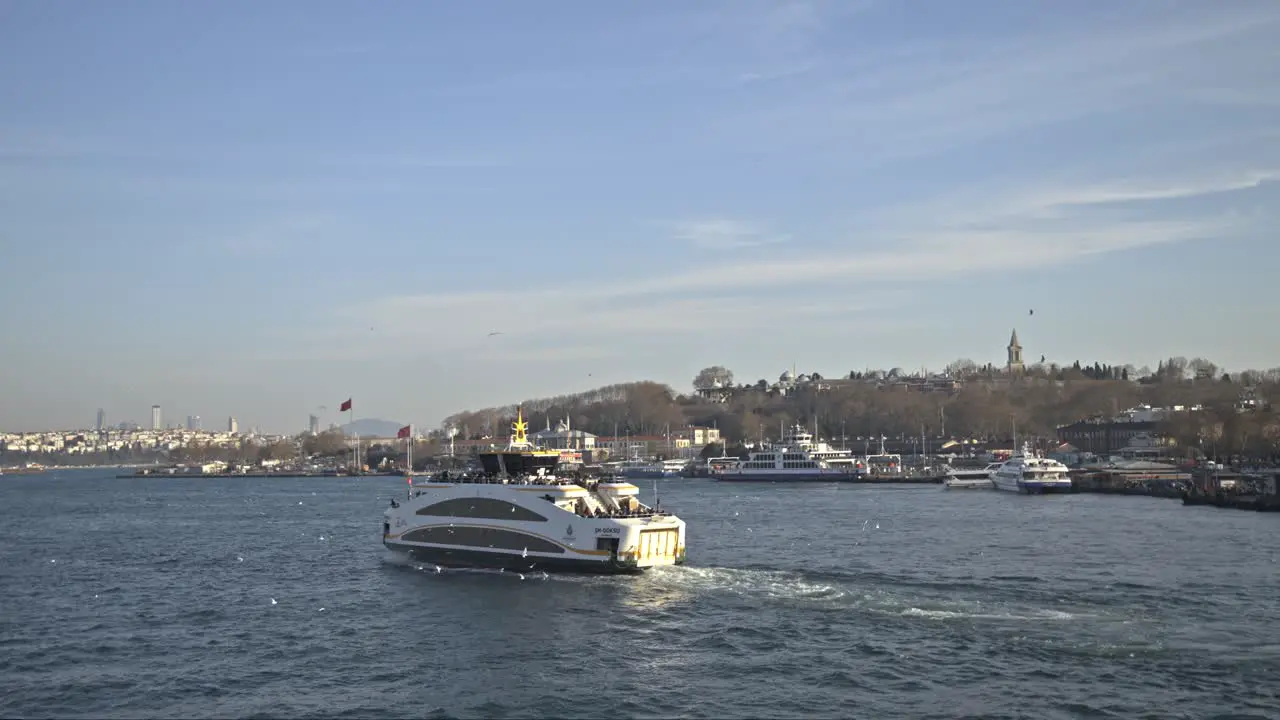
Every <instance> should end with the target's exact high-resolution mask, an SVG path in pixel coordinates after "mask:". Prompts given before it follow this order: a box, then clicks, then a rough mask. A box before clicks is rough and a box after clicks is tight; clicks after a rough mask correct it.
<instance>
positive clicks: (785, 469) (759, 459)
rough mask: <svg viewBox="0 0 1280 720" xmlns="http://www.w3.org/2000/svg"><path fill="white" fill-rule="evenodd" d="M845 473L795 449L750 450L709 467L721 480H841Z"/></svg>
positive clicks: (716, 477) (712, 475)
mask: <svg viewBox="0 0 1280 720" xmlns="http://www.w3.org/2000/svg"><path fill="white" fill-rule="evenodd" d="M848 476H849V473H848V472H846V471H844V470H841V469H838V468H833V467H831V466H830V465H828V464H827V462H826V461H824V460H819V459H817V458H815V457H813V456H812V455H810V454H809V453H807V452H805V451H803V450H800V449H798V448H773V449H770V450H761V451H756V452H752V453H751V454H750V456H749V457H748V458H747V459H746V460H741V461H739V462H738V463H737V464H735V465H723V466H719V467H713V468H712V470H711V477H713V478H715V479H716V480H723V481H755V482H821V481H836V480H841V479H845V478H847V477H848Z"/></svg>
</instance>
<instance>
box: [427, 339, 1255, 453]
mask: <svg viewBox="0 0 1280 720" xmlns="http://www.w3.org/2000/svg"><path fill="white" fill-rule="evenodd" d="M784 380H785V377H784V378H782V379H780V380H779V382H770V381H768V380H765V379H761V380H758V381H756V382H752V383H740V384H734V382H733V381H734V376H733V373H732V372H731V371H729V370H727V369H726V368H723V367H710V368H706V369H704V370H702V371H701V372H699V373H698V374H697V376H696V377H695V378H694V381H693V383H692V384H693V386H694V387H693V390H694V391H693V392H692V393H687V394H686V393H681V392H678V391H676V390H675V389H673V388H671V387H669V386H667V385H663V384H660V383H655V382H647V381H644V382H634V383H626V384H620V385H610V386H607V387H602V388H597V389H595V390H590V391H587V392H584V393H579V394H575V395H564V396H559V397H553V398H540V399H532V400H527V401H525V402H523V403H522V404H523V406H524V413H525V416H526V418H527V419H528V420H529V421H530V426H531V427H532V428H535V429H540V428H542V427H544V426H548V425H549V426H551V427H555V426H556V424H557V423H559V422H560V421H562V420H566V419H567V420H568V421H569V422H570V424H571V425H572V427H573V428H574V429H578V430H586V431H588V432H592V433H595V434H597V435H609V436H612V435H624V434H626V435H661V434H663V433H664V432H666V431H667V430H676V429H678V428H681V427H684V426H687V425H703V426H714V427H718V428H720V430H721V432H722V433H723V434H724V435H725V437H726V438H727V440H728V441H729V442H730V443H741V442H749V441H752V440H756V439H758V438H760V437H766V438H767V437H776V436H777V434H778V429H779V427H780V425H789V424H791V423H795V422H799V423H803V424H804V425H806V426H809V427H812V426H813V425H814V424H815V423H816V425H817V427H818V432H819V434H821V435H822V436H824V437H828V438H841V437H847V438H850V439H855V438H862V437H878V436H879V435H881V434H884V435H886V436H888V437H903V436H905V437H912V436H918V435H920V433H921V432H925V433H926V434H928V435H929V436H931V437H948V438H965V439H978V440H984V439H986V440H994V439H1004V438H1009V437H1010V435H1011V430H1012V425H1013V423H1014V422H1016V423H1017V427H1018V432H1019V434H1030V435H1036V436H1040V437H1045V438H1049V437H1053V436H1054V435H1055V430H1056V428H1057V427H1059V426H1061V425H1066V424H1070V423H1072V422H1076V421H1079V420H1083V419H1087V418H1097V417H1107V416H1113V415H1115V414H1117V413H1119V412H1120V411H1122V410H1125V409H1127V408H1131V407H1134V406H1137V405H1140V404H1147V405H1151V406H1153V407H1165V408H1168V407H1174V406H1184V407H1200V408H1202V409H1200V410H1198V411H1197V412H1193V413H1184V414H1180V415H1178V416H1177V417H1175V419H1174V420H1171V421H1170V422H1169V423H1167V425H1168V427H1167V428H1166V431H1167V432H1168V433H1169V434H1170V435H1172V436H1174V437H1175V438H1176V439H1177V440H1178V441H1179V442H1181V443H1185V444H1195V443H1196V442H1198V441H1203V440H1204V439H1205V438H1206V437H1210V438H1213V440H1214V442H1215V444H1216V447H1218V450H1219V452H1221V453H1227V452H1235V453H1251V454H1272V453H1276V452H1280V417H1278V416H1277V414H1276V412H1275V410H1274V409H1273V408H1272V406H1271V404H1270V400H1271V398H1275V397H1277V394H1278V392H1280V368H1276V369H1272V370H1267V371H1246V372H1242V373H1238V374H1237V375H1236V376H1232V375H1229V374H1226V373H1221V372H1220V371H1219V369H1218V367H1217V366H1216V365H1215V364H1214V363H1212V362H1210V361H1207V360H1204V359H1200V358H1196V359H1193V360H1187V359H1185V358H1170V359H1168V360H1165V361H1162V362H1160V363H1159V365H1158V366H1157V368H1156V369H1155V370H1150V369H1148V368H1134V367H1133V366H1129V365H1126V366H1113V365H1107V364H1104V363H1092V364H1082V363H1079V362H1074V363H1072V364H1071V365H1067V366H1058V365H1052V364H1038V365H1033V366H1030V367H1028V368H1026V370H1025V371H1023V372H1020V373H1016V374H1010V373H1008V372H1006V371H1005V370H1003V369H996V368H994V367H992V366H990V365H987V366H979V365H977V364H976V363H973V362H972V361H968V360H958V361H956V362H955V363H952V364H951V365H950V366H948V368H947V370H946V371H945V372H944V373H940V374H937V375H932V376H925V375H906V374H903V373H902V372H901V371H900V370H897V369H895V370H890V371H854V372H850V373H846V374H844V375H843V376H842V377H839V378H826V377H823V376H822V375H820V374H818V373H810V374H807V375H800V376H798V377H797V378H796V379H795V381H794V382H790V383H788V382H784ZM515 411H516V405H515V404H512V405H508V406H504V407H495V408H487V409H483V410H476V411H466V412H460V413H457V414H455V415H452V416H450V417H449V418H447V419H446V420H445V421H444V423H443V424H442V428H441V430H438V431H436V433H435V434H436V435H437V436H442V435H443V433H444V432H445V431H446V429H447V428H456V429H457V430H458V432H459V435H458V437H459V438H460V439H481V438H493V437H505V435H506V434H507V428H508V427H509V426H510V423H511V421H512V419H513V418H514V416H515Z"/></svg>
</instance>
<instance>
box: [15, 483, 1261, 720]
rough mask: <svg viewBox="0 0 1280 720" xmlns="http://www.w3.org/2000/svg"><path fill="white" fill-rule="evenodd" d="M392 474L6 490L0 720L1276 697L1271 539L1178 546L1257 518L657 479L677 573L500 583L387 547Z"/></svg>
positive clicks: (1118, 707) (1105, 713)
mask: <svg viewBox="0 0 1280 720" xmlns="http://www.w3.org/2000/svg"><path fill="white" fill-rule="evenodd" d="M401 490H402V486H401V485H400V484H399V483H397V482H395V481H394V479H393V478H389V479H385V480H384V479H373V480H359V481H354V480H347V479H340V478H330V479H308V480H304V479H272V480H260V479H229V480H218V481H208V482H198V483H197V482H191V481H183V480H180V479H164V478H149V479H143V480H130V481H115V480H112V479H105V478H104V477H103V476H102V475H101V474H99V475H95V474H93V473H62V474H60V475H59V476H58V477H57V478H48V477H45V478H37V476H19V477H15V478H5V479H4V482H3V483H0V493H2V494H3V497H0V515H2V516H3V520H4V522H3V523H0V583H3V587H4V589H5V592H4V593H0V716H50V717H68V718H74V717H94V718H100V717H119V718H163V717H174V716H179V715H180V716H184V717H188V716H189V717H250V718H252V717H264V718H265V717H271V718H283V717H289V718H308V717H339V718H361V717H371V716H410V715H411V716H415V717H416V716H425V717H431V718H459V719H462V718H506V717H511V718H524V717H601V716H605V715H609V716H619V717H637V718H647V717H654V718H660V717H661V718H665V717H690V718H726V717H766V716H767V717H775V718H791V717H796V718H801V717H803V718H819V717H850V716H856V717H877V718H898V717H910V718H931V717H932V718H957V717H972V718H979V717H981V718H1028V717H1034V718H1112V717H1123V718H1162V719H1164V718H1184V717H1185V718H1192V717H1194V718H1204V717H1223V718H1225V717H1242V718H1244V717H1273V716H1274V708H1276V707H1278V706H1280V697H1277V693H1276V691H1275V690H1274V689H1273V688H1274V684H1273V683H1272V682H1271V676H1272V675H1273V674H1274V669H1275V667H1276V666H1277V664H1280V631H1278V630H1277V627H1276V625H1275V621H1274V618H1275V617H1277V616H1280V612H1277V610H1280V606H1278V604H1277V602H1278V600H1277V596H1276V594H1275V592H1274V580H1273V578H1274V566H1275V560H1276V557H1275V553H1274V552H1273V551H1271V550H1266V551H1262V552H1256V553H1253V552H1246V553H1241V554H1240V555H1239V557H1233V559H1232V561H1231V562H1223V558H1222V557H1221V555H1220V554H1215V553H1207V552H1205V550H1204V549H1205V548H1227V547H1235V546H1237V545H1238V540H1237V539H1238V538H1241V537H1245V538H1248V537H1270V536H1272V535H1274V528H1275V518H1274V517H1273V516H1268V515H1262V514H1256V513H1222V512H1213V511H1212V509H1205V510H1206V511H1204V512H1201V510H1202V509H1197V508H1183V507H1181V506H1180V505H1178V504H1177V503H1172V502H1168V501H1159V500H1146V499H1142V498H1103V497H1090V496H1070V497H1063V498H1047V499H1046V498H1019V497H1011V496H1007V495H1002V494H995V493H966V494H957V493H946V492H942V491H939V490H938V489H937V488H936V487H929V488H860V487H859V488H850V487H834V486H831V487H811V488H805V489H803V490H802V489H798V488H770V489H769V490H768V491H767V492H766V491H759V490H757V491H753V492H750V493H744V492H743V491H742V488H736V487H733V486H730V485H718V484H715V483H708V482H698V481H693V482H687V483H686V482H672V483H666V485H665V488H664V491H663V495H664V504H668V505H671V506H674V507H679V510H680V513H681V515H682V516H683V517H685V518H686V519H687V520H688V521H690V524H691V530H690V537H691V547H690V553H691V558H690V560H691V564H690V565H688V566H685V567H679V568H664V569H660V570H657V571H654V572H651V573H648V574H646V575H643V576H639V577H626V578H601V577H580V576H562V575H546V574H535V575H528V576H523V577H522V576H519V575H518V574H515V573H486V572H469V571H447V570H445V571H441V570H439V569H437V568H435V567H434V566H420V565H415V564H412V563H407V562H405V561H404V560H403V559H402V558H400V557H398V556H396V555H393V554H389V553H387V552H386V551H385V550H383V549H382V548H381V547H380V546H379V544H378V536H377V533H378V529H379V523H380V515H379V513H380V512H381V509H382V508H383V507H384V506H385V505H386V501H387V498H389V497H392V496H398V495H399V494H400V492H401ZM50 508H53V509H54V510H55V511H54V512H53V513H52V514H51V513H50ZM730 510H731V511H730ZM32 518H39V520H38V521H32ZM321 537H323V538H324V540H320V539H319V538H321ZM273 601H274V602H273ZM1269 713H1270V714H1269Z"/></svg>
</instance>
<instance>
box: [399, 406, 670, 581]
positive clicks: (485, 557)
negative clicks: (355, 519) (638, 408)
mask: <svg viewBox="0 0 1280 720" xmlns="http://www.w3.org/2000/svg"><path fill="white" fill-rule="evenodd" d="M514 430H515V433H514V435H513V436H512V439H511V445H510V446H509V448H508V450H507V451H506V452H505V453H500V454H502V455H508V456H509V455H513V454H520V453H522V452H524V448H526V447H528V441H527V438H526V435H525V432H526V428H525V422H524V419H523V417H522V416H518V417H517V420H516V424H515V426H514ZM481 459H482V461H483V460H484V458H483V457H482V458H481ZM501 464H502V465H504V466H508V465H509V464H511V463H510V462H509V459H508V458H503V462H502V463H501ZM486 465H489V463H486ZM411 487H412V489H411V490H410V492H409V497H408V498H407V499H405V500H403V501H395V500H393V501H392V502H391V507H390V508H388V509H387V510H386V511H385V512H384V513H383V522H382V542H383V544H384V545H385V546H386V547H387V548H389V549H391V550H394V551H397V552H402V553H405V554H407V555H408V556H410V557H411V558H412V559H414V560H416V561H419V562H423V563H430V564H434V565H437V566H441V567H479V568H491V569H501V570H509V571H515V572H529V571H539V570H541V571H573V572H591V573H634V572H640V571H643V570H644V569H646V568H651V567H656V566H661V565H680V564H682V563H683V562H684V559H685V523H684V521H683V520H681V519H680V518H678V517H676V516H675V515H673V514H670V513H666V512H662V510H661V509H660V508H657V507H649V506H647V505H645V504H644V503H641V502H640V500H639V497H638V496H639V489H638V488H637V487H636V486H635V485H632V484H631V483H627V482H620V481H619V482H607V481H601V482H593V481H583V482H575V481H570V480H568V479H562V478H557V477H556V476H555V475H554V466H550V467H548V466H545V465H542V464H541V463H540V464H539V466H538V467H534V468H532V471H531V472H530V473H528V474H525V475H520V476H512V475H509V474H507V473H505V472H503V473H501V474H493V473H488V472H486V473H483V474H479V475H475V476H460V477H453V478H451V477H450V476H449V474H448V473H447V472H445V473H441V474H440V475H439V476H436V477H434V478H432V479H430V480H428V481H427V482H425V483H423V484H418V485H411Z"/></svg>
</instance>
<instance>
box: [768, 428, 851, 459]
mask: <svg viewBox="0 0 1280 720" xmlns="http://www.w3.org/2000/svg"><path fill="white" fill-rule="evenodd" d="M782 444H783V446H784V447H787V448H792V449H793V450H800V451H802V452H805V453H808V454H809V457H810V458H812V459H814V460H821V461H822V462H825V463H826V464H827V465H828V466H830V467H833V468H836V469H843V470H852V469H854V468H855V467H856V466H857V465H858V458H855V457H854V456H853V453H852V452H850V451H849V450H840V449H837V448H833V447H831V446H830V445H828V444H827V443H826V442H825V441H822V440H819V439H817V438H816V437H815V436H814V435H812V434H810V433H809V431H807V430H805V429H804V427H803V426H801V425H795V426H793V427H792V428H791V431H790V432H788V433H787V434H786V435H785V436H784V437H783V438H782Z"/></svg>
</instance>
